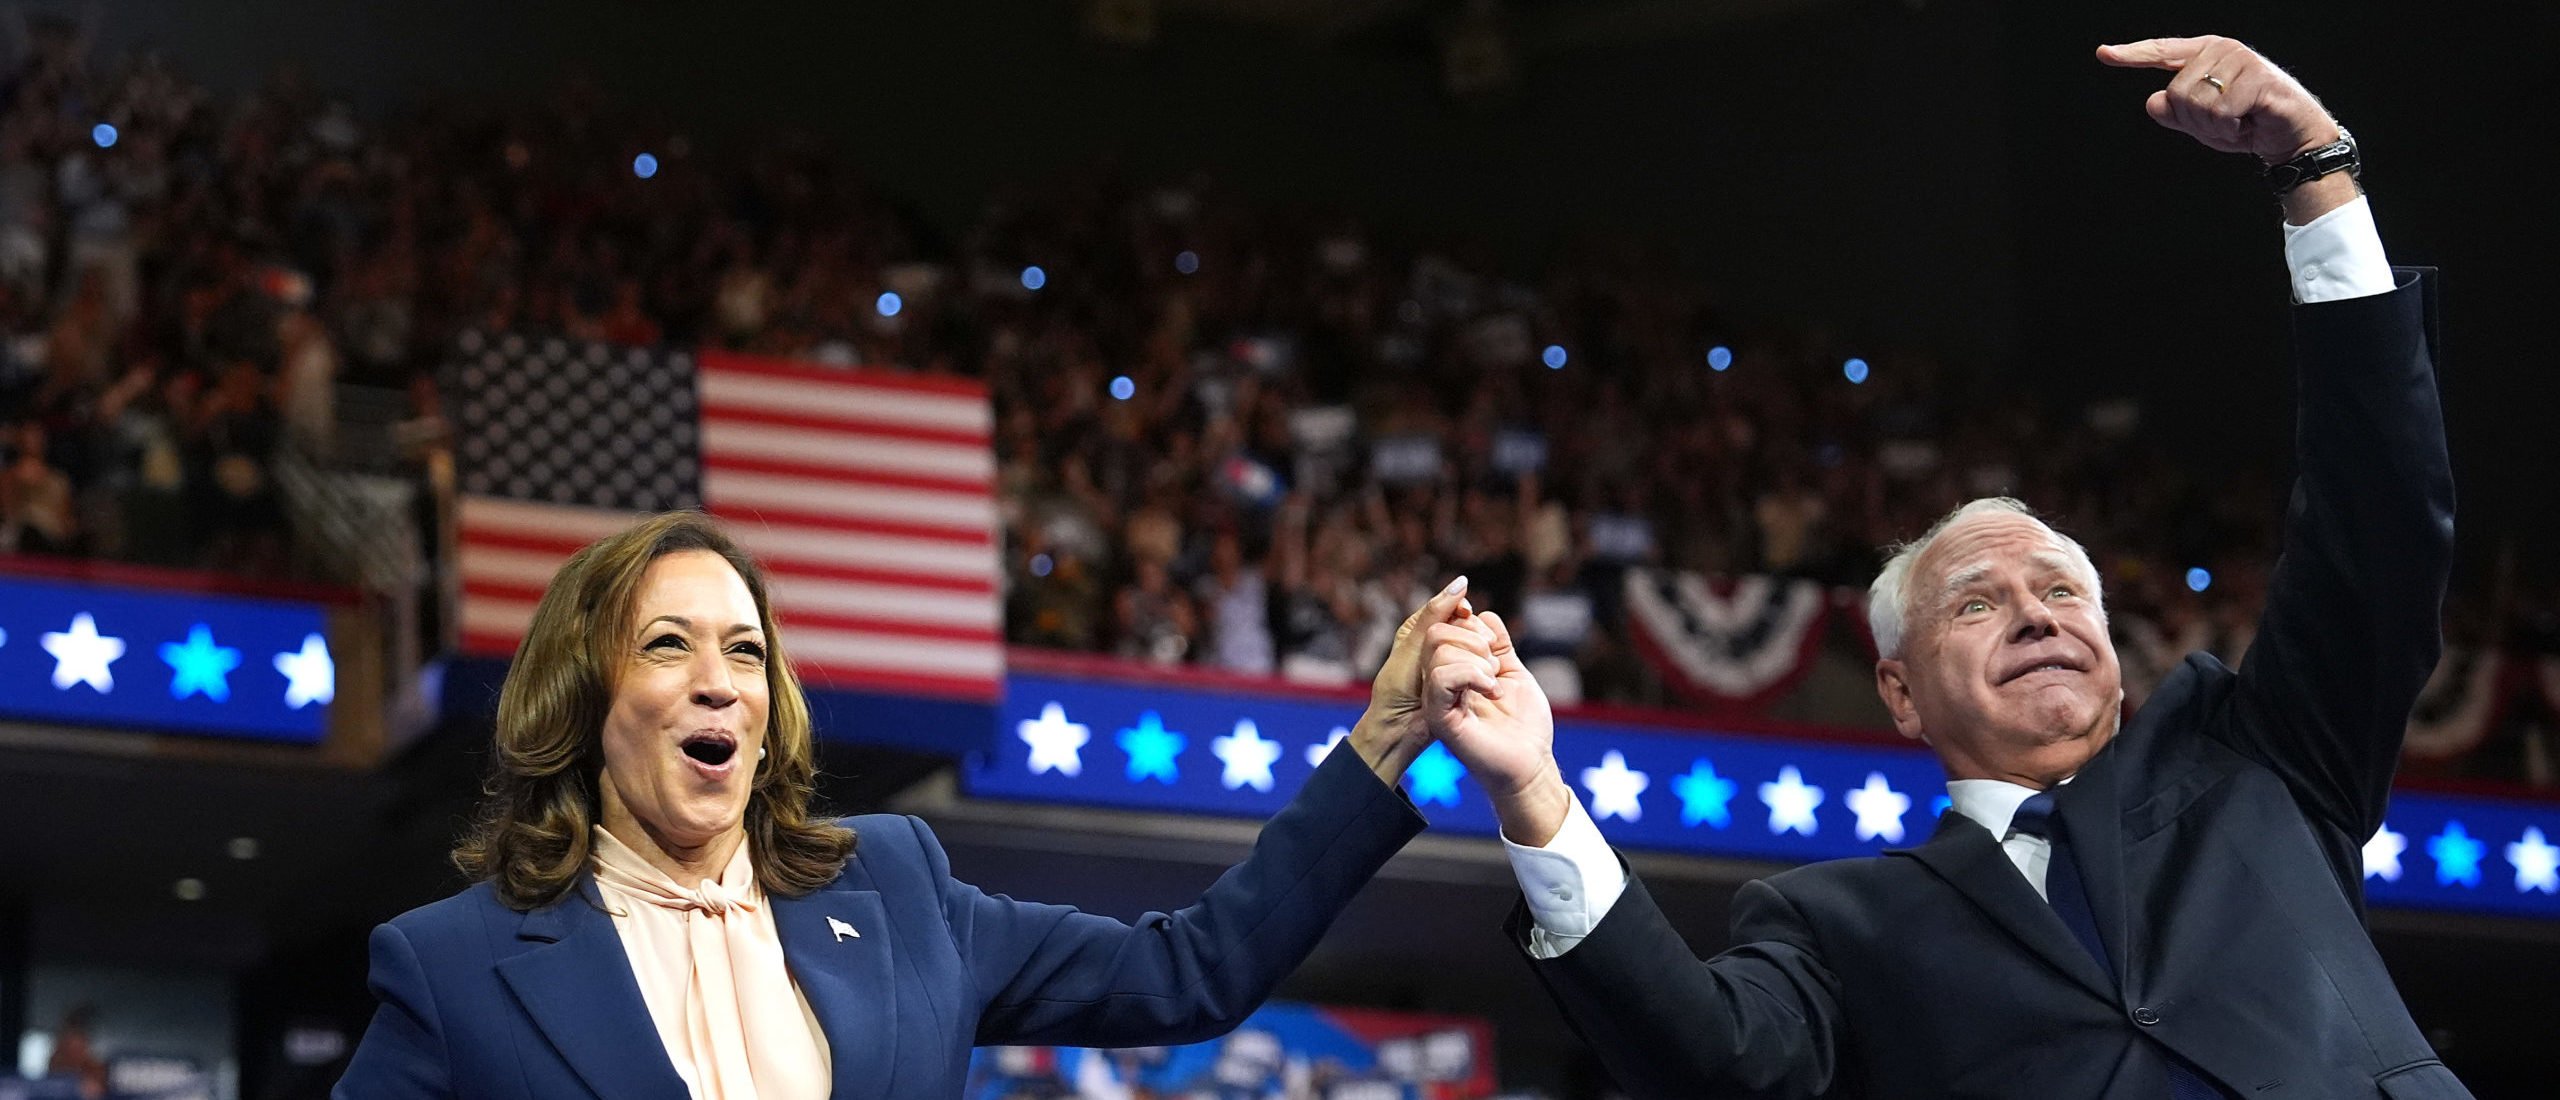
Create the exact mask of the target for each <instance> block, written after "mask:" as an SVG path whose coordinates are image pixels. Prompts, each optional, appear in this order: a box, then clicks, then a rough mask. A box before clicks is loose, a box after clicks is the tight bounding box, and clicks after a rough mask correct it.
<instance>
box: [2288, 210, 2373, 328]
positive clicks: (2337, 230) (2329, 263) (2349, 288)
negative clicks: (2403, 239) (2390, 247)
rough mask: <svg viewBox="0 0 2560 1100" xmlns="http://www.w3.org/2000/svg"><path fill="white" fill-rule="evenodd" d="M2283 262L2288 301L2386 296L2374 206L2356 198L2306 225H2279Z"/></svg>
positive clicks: (2331, 300)
mask: <svg viewBox="0 0 2560 1100" xmlns="http://www.w3.org/2000/svg"><path fill="white" fill-rule="evenodd" d="M2284 263H2285V266H2286V267H2288V268H2290V269H2292V271H2293V300H2294V301H2297V302H2333V301H2336V300H2338V299H2340V298H2362V297H2365V296H2366V295H2370V294H2386V293H2389V292H2390V291H2391V289H2392V287H2393V285H2394V280H2393V279H2392V275H2391V261H2390V260H2387V259H2384V258H2383V255H2382V233H2381V231H2380V230H2378V229H2375V228H2374V225H2373V207H2372V206H2371V205H2369V204H2368V203H2367V202H2366V201H2365V197H2364V196H2362V195H2358V196H2356V197H2355V198H2353V199H2351V200H2348V202H2347V204H2346V205H2345V206H2341V207H2339V208H2337V209H2335V210H2332V211H2330V212H2328V213H2326V214H2322V215H2320V216H2319V217H2316V218H2313V219H2311V224H2309V225H2294V224H2292V223H2290V222H2288V223H2286V224H2285V227H2284Z"/></svg>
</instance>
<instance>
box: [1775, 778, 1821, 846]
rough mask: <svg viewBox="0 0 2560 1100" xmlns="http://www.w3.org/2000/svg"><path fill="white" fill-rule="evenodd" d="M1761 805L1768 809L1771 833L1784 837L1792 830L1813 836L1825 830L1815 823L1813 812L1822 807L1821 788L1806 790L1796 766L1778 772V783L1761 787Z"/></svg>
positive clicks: (1808, 788) (1806, 787)
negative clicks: (1782, 834) (1815, 831)
mask: <svg viewBox="0 0 2560 1100" xmlns="http://www.w3.org/2000/svg"><path fill="white" fill-rule="evenodd" d="M1760 801H1761V802H1762V803H1763V804H1764V805H1766V806H1768V807H1769V831H1770V832H1772V833H1783V832H1786V831H1787V830H1789V829H1793V830H1795V831H1796V832H1798V833H1801V834H1803V835H1805V836H1812V835H1813V834H1814V830H1816V829H1820V828H1821V827H1822V826H1821V825H1820V824H1817V823H1816V822H1815V821H1814V820H1813V808H1814V807H1816V806H1820V805H1822V788H1820V787H1808V786H1805V782H1804V776H1803V774H1802V773H1799V772H1797V771H1796V767H1795V765H1793V764H1789V765H1787V766H1786V767H1783V768H1780V769H1778V781H1777V782H1775V783H1763V784H1761V785H1760Z"/></svg>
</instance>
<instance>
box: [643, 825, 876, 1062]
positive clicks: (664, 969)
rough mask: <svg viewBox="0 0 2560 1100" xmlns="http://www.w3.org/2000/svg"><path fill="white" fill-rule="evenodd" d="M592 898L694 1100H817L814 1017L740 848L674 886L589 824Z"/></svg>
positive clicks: (820, 1048) (821, 1048)
mask: <svg viewBox="0 0 2560 1100" xmlns="http://www.w3.org/2000/svg"><path fill="white" fill-rule="evenodd" d="M594 865H595V880H596V891H597V893H598V894H600V895H602V899H603V901H604V907H605V911H606V912H607V913H609V914H611V915H612V917H613V928H614V931H615V932H617V933H619V934H620V935H621V937H622V949H623V954H624V955H626V956H627V957H629V958H630V960H631V973H632V977H633V978H635V979H636V980H638V982H639V984H640V999H641V1001H643V1002H644V1003H646V1004H647V1005H648V1007H649V1017H650V1019H651V1021H652V1022H654V1023H656V1024H657V1025H658V1038H659V1040H660V1041H661V1042H663V1043H665V1044H666V1048H667V1059H668V1061H670V1062H672V1063H674V1064H675V1069H676V1075H677V1076H679V1077H682V1078H684V1082H685V1085H686V1087H687V1088H688V1089H689V1090H690V1091H691V1092H692V1094H693V1097H694V1100H801V1098H804V1097H806V1098H812V1100H814V1098H820V1097H824V1096H826V1095H827V1093H828V1091H829V1089H830V1087H831V1085H830V1080H829V1079H830V1077H831V1076H832V1074H833V1067H832V1065H831V1063H830V1059H829V1057H828V1053H827V1043H826V1034H825V1033H824V1032H823V1031H821V1030H819V1027H818V1017H817V1014H816V1013H814V1012H812V1011H810V1009H809V1001H808V998H806V997H804V996H802V995H801V993H800V986H799V983H797V982H796V981H794V980H792V977H791V969H790V966H789V965H788V963H787V962H786V961H785V959H784V957H783V954H782V938H781V936H780V935H779V934H778V933H776V932H775V930H774V926H773V913H772V912H771V910H770V909H769V908H768V907H767V906H766V904H765V896H764V891H763V889H761V888H760V887H758V886H757V885H756V874H755V865H754V863H753V862H752V861H751V860H750V859H749V858H748V853H747V846H746V845H744V844H741V845H739V846H738V853H737V855H735V856H733V857H731V858H730V860H729V865H728V866H727V867H726V868H723V869H722V870H721V872H720V877H719V878H717V879H697V880H696V881H695V883H694V885H693V886H691V887H689V888H688V887H686V886H684V885H681V884H679V883H678V882H677V881H676V880H675V879H674V878H672V877H670V876H668V874H667V873H666V872H664V871H661V870H659V869H658V868H657V867H656V866H654V865H652V864H651V863H650V862H649V861H648V860H647V859H646V858H644V857H642V856H641V855H640V853H638V852H635V851H633V850H632V849H631V848H630V846H628V845H626V844H624V843H622V842H621V841H620V840H617V839H615V838H614V836H613V834H611V833H608V832H606V831H604V829H603V827H601V826H598V827H597V828H596V831H595V861H594Z"/></svg>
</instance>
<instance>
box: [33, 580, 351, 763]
mask: <svg viewBox="0 0 2560 1100" xmlns="http://www.w3.org/2000/svg"><path fill="white" fill-rule="evenodd" d="M336 694H337V665H336V661H335V659H334V658H332V657H331V655H330V653H329V643H328V613H327V609H326V606H325V605H322V604H318V603H303V602H298V601H290V600H273V599H255V598H248V597H238V596H214V595H204V594H199V593H192V592H183V593H182V592H163V591H154V590H150V589H143V588H125V587H119V586H110V585H104V584H94V583H81V582H72V581H53V580H39V579H35V578H30V577H14V576H13V577H0V717H7V718H17V719H38V720H46V721H58V722H69V723H76V724H80V725H90V726H113V727H120V728H127V729H144V730H161V731H173V732H185V733H196V734H211V735H215V736H222V737H235V738H245V739H251V740H262V741H283V742H290V743H293V744H302V745H310V744H317V743H319V741H320V739H321V737H322V735H323V734H324V733H326V732H327V730H328V725H329V705H330V702H331V701H332V700H333V699H334V698H335V697H336Z"/></svg>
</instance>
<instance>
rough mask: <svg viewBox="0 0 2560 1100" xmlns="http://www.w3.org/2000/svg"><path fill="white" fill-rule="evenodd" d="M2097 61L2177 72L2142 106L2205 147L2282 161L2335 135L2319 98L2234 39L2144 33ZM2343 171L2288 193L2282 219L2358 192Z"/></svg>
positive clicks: (2298, 219) (2106, 49)
mask: <svg viewBox="0 0 2560 1100" xmlns="http://www.w3.org/2000/svg"><path fill="white" fill-rule="evenodd" d="M2098 60H2099V61H2102V62H2104V63H2106V64H2109V65H2113V66H2116V67H2118V68H2125V69H2160V70H2163V71H2166V72H2170V73H2175V74H2177V75H2175V76H2173V77H2171V78H2170V79H2169V86H2168V87H2166V88H2163V89H2161V90H2159V91H2156V92H2153V93H2151V98H2150V99H2148V100H2146V101H2144V103H2143V107H2144V109H2146V110H2148V111H2150V112H2151V117H2152V119H2153V120H2154V121H2157V122H2158V123H2159V124H2160V125H2162V126H2166V127H2168V128H2170V129H2172V130H2176V131H2178V132H2179V133H2182V134H2186V135H2187V136H2189V137H2192V138H2194V139H2196V140H2197V141H2199V142H2202V143H2203V144H2204V146H2205V147H2206V148H2208V149H2217V150H2220V151H2222V152H2225V153H2247V154H2250V155H2251V156H2255V157H2257V158H2258V160H2259V161H2260V162H2261V163H2264V164H2282V163H2284V162H2285V161H2289V160H2292V159H2293V158H2295V157H2298V156H2301V155H2302V154H2304V153H2307V152H2310V151H2311V150H2313V149H2317V148H2319V147H2321V146H2323V145H2327V144H2329V143H2330V142H2333V141H2336V140H2338V133H2339V129H2338V121H2337V120H2336V119H2333V118H2331V117H2329V109H2328V108H2326V107H2323V106H2321V105H2320V100H2319V97H2317V96H2314V95H2312V94H2311V91H2310V89H2307V88H2304V87H2303V86H2302V82H2301V81H2298V80H2295V79H2294V78H2293V77H2292V76H2291V75H2290V74H2288V73H2286V72H2285V71H2284V70H2283V69H2279V68H2277V67H2276V65H2275V62H2272V61H2269V60H2267V59H2266V58H2265V57H2262V56H2260V55H2259V54H2258V52H2257V51H2256V50H2252V49H2250V48H2249V47H2247V46H2245V45H2243V44H2241V43H2240V42H2239V41H2237V40H2235V39H2229V38H2220V37H2215V36H2212V35H2207V36H2205V37H2203V38H2148V39H2144V40H2142V41H2140V42H2128V43H2126V44H2124V45H2121V46H2100V47H2098ZM2355 196H2356V185H2355V181H2354V180H2352V179H2350V178H2349V177H2347V175H2346V174H2344V173H2337V174H2333V175H2328V176H2323V177H2321V178H2319V179H2316V180H2313V181H2311V182H2310V183H2306V184H2304V185H2302V186H2300V187H2297V188H2294V189H2293V191H2292V192H2291V193H2289V194H2287V195H2286V196H2285V218H2286V220H2287V221H2291V222H2293V223H2294V224H2297V225H2300V224H2303V223H2306V222H2309V221H2310V220H2311V219H2313V218H2316V217H2319V216H2320V215H2322V214H2325V213H2328V212H2329V211H2330V210H2333V209H2336V208H2337V207H2339V206H2342V205H2345V204H2346V203H2347V202H2348V200H2351V199H2353V198H2355Z"/></svg>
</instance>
